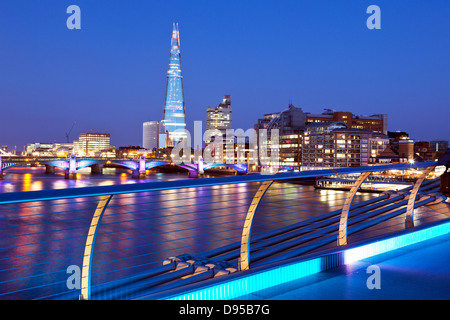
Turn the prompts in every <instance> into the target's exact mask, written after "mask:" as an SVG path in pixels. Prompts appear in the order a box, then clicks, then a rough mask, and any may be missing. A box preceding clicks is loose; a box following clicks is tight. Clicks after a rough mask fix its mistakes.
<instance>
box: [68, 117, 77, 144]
mask: <svg viewBox="0 0 450 320" xmlns="http://www.w3.org/2000/svg"><path fill="white" fill-rule="evenodd" d="M75 123H76V122H74V123H73V124H72V127H71V128H70V130H69V132H66V140H67V143H69V134H70V133H71V132H72V129H73V127H74V126H75Z"/></svg>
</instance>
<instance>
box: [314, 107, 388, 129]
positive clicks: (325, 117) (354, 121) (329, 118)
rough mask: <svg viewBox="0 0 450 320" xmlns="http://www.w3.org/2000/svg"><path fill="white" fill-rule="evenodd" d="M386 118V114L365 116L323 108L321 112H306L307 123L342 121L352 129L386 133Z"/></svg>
mask: <svg viewBox="0 0 450 320" xmlns="http://www.w3.org/2000/svg"><path fill="white" fill-rule="evenodd" d="M387 118H388V117H387V114H374V115H370V116H366V115H355V114H353V113H351V112H342V111H335V110H332V109H325V112H323V113H322V114H312V113H307V118H306V121H307V122H308V123H324V122H343V123H345V124H346V125H347V126H348V127H349V128H352V129H363V130H369V131H373V132H380V133H384V134H387V133H388V130H387V129H388V128H387V124H388V119H387Z"/></svg>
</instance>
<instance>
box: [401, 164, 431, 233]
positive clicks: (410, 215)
mask: <svg viewBox="0 0 450 320" xmlns="http://www.w3.org/2000/svg"><path fill="white" fill-rule="evenodd" d="M433 168H434V167H427V168H426V169H425V171H424V172H423V173H422V175H421V176H420V177H419V179H417V181H416V183H415V184H414V187H413V189H412V190H411V193H410V195H409V199H408V204H407V205H406V216H405V227H406V228H413V227H414V203H415V202H416V197H417V192H418V191H419V188H420V186H421V185H422V182H423V181H424V180H425V178H426V177H427V176H428V174H429V173H430V172H431V170H433Z"/></svg>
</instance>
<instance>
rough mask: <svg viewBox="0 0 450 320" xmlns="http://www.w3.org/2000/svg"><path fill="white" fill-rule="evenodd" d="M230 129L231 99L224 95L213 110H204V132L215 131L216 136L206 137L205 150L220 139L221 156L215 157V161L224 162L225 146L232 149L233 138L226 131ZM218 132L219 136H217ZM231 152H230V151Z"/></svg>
mask: <svg viewBox="0 0 450 320" xmlns="http://www.w3.org/2000/svg"><path fill="white" fill-rule="evenodd" d="M231 129H232V110H231V97H230V96H229V95H225V96H224V97H223V100H222V102H221V103H220V104H219V105H218V106H217V107H215V108H211V107H208V108H207V109H206V130H215V131H217V132H218V134H216V135H214V136H206V138H205V148H207V147H208V145H209V144H210V143H212V142H214V141H217V140H218V139H221V141H222V146H221V150H222V155H221V156H219V157H216V160H217V161H226V160H227V157H226V152H227V146H228V147H229V148H231V149H234V148H235V147H234V140H235V137H234V135H232V134H231V133H230V131H228V134H227V130H231ZM219 132H220V134H219ZM230 152H231V150H230Z"/></svg>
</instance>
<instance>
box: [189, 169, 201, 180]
mask: <svg viewBox="0 0 450 320" xmlns="http://www.w3.org/2000/svg"><path fill="white" fill-rule="evenodd" d="M188 177H189V178H198V177H199V173H198V172H197V171H193V170H189V171H188Z"/></svg>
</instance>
